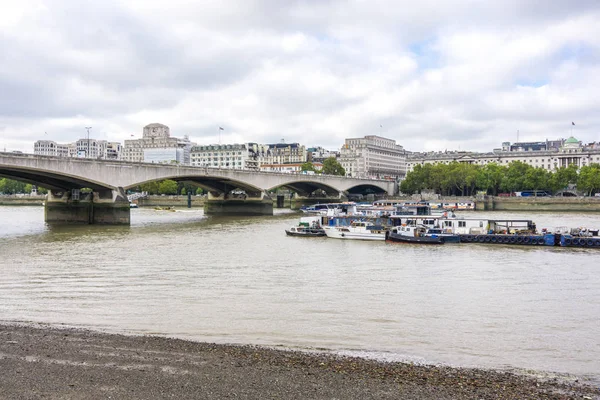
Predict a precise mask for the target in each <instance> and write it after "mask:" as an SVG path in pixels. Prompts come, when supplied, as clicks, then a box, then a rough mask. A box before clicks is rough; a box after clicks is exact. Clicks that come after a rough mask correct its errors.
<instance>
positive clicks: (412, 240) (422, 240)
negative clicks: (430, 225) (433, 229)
mask: <svg viewBox="0 0 600 400" xmlns="http://www.w3.org/2000/svg"><path fill="white" fill-rule="evenodd" d="M385 240H386V241H388V242H393V243H409V244H444V238H443V237H440V236H437V237H433V236H419V237H414V236H406V235H400V234H398V233H393V232H388V234H387V235H386V238H385Z"/></svg>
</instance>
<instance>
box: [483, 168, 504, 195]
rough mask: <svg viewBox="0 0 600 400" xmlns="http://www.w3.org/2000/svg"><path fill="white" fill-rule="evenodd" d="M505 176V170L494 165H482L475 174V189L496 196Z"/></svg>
mask: <svg viewBox="0 0 600 400" xmlns="http://www.w3.org/2000/svg"><path fill="white" fill-rule="evenodd" d="M505 174H506V168H505V167H503V166H501V165H498V164H496V163H489V164H486V165H484V166H483V167H482V168H480V169H479V171H478V172H477V188H478V189H479V190H485V191H486V193H488V194H491V195H492V196H496V195H497V194H498V191H499V190H500V186H501V185H502V180H503V179H504V175H505Z"/></svg>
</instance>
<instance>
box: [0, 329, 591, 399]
mask: <svg viewBox="0 0 600 400" xmlns="http://www.w3.org/2000/svg"><path fill="white" fill-rule="evenodd" d="M0 372H1V373H0V398H1V399H23V398H27V399H41V398H50V399H99V398H112V399H164V398H177V399H200V398H201V399H600V389H599V388H598V387H595V386H593V385H589V384H584V383H582V382H579V381H578V380H576V379H573V380H568V381H567V380H564V379H556V378H549V379H540V378H534V377H531V376H525V375H519V374H515V373H511V372H503V371H493V370H484V369H467V368H452V367H447V366H423V365H413V364H409V363H399V362H379V361H374V360H368V359H363V358H353V357H341V356H336V355H333V354H324V353H306V352H298V351H287V350H279V349H272V348H264V347H255V346H234V345H221V344H211V343H200V342H193V341H186V340H180V339H171V338H164V337H157V336H127V335H120V334H108V333H103V332H98V331H91V330H84V329H75V328H64V327H61V326H44V325H38V324H12V323H3V324H0Z"/></svg>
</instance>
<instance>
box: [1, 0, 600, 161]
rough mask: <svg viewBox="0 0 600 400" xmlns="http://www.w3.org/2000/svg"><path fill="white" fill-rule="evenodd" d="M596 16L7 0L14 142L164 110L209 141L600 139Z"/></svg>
mask: <svg viewBox="0 0 600 400" xmlns="http://www.w3.org/2000/svg"><path fill="white" fill-rule="evenodd" d="M4 3H6V4H4ZM599 18H600V6H599V5H597V2H595V1H579V2H575V3H572V2H569V1H563V0H560V1H553V2H550V3H548V2H546V1H541V0H529V1H518V0H506V1H494V2H492V1H490V2H480V1H475V0H463V1H454V2H441V3H440V2H437V1H432V0H423V1H421V2H419V3H418V4H415V3H413V2H410V3H409V2H398V1H391V0H389V1H388V0H373V1H369V2H366V1H362V0H355V1H350V2H348V1H341V0H326V1H316V0H294V1H290V2H285V3H281V2H279V1H275V0H249V1H244V2H237V1H232V0H231V1H223V0H220V1H217V0H206V1H203V2H190V1H186V0H172V1H170V2H169V3H165V2H163V1H158V0H131V1H127V2H124V1H123V2H121V1H116V0H108V1H104V2H96V1H77V2H76V1H74V0H37V1H36V0H30V1H13V0H5V2H3V13H2V14H1V15H0V61H1V62H0V93H2V96H0V127H3V130H2V131H1V135H2V136H0V140H2V141H3V143H0V147H4V146H6V147H7V148H9V149H12V150H22V151H28V152H31V151H32V148H33V142H34V141H35V140H37V139H40V138H42V137H47V138H50V139H54V140H56V141H59V142H68V141H74V140H76V139H77V138H80V137H83V136H84V134H85V130H84V127H85V126H93V130H92V135H93V136H96V137H98V138H102V139H110V140H119V141H122V140H125V139H129V138H130V136H131V134H134V135H137V136H139V135H140V134H141V130H142V127H143V126H144V125H146V124H148V123H151V122H161V123H164V124H167V125H169V126H170V127H171V132H172V134H173V135H175V136H183V135H189V136H190V137H191V138H192V139H193V140H195V141H197V142H198V143H202V144H206V143H215V142H217V141H218V140H219V134H220V135H221V141H222V142H247V141H252V142H260V143H273V142H279V141H280V140H281V139H284V140H286V141H288V142H300V143H303V144H306V145H307V146H314V145H321V146H324V147H326V148H329V149H339V148H340V146H341V145H342V144H343V142H344V139H345V138H350V137H362V136H364V135H369V134H378V135H382V136H385V137H389V138H392V139H395V140H396V141H397V142H398V143H399V144H401V145H403V146H404V147H405V148H406V149H408V150H414V151H419V150H444V149H446V148H447V149H448V150H454V149H458V148H460V149H462V150H477V151H490V150H492V149H493V148H496V147H499V145H500V143H501V142H503V141H515V140H516V131H517V130H519V132H520V139H522V140H543V139H546V138H558V137H566V136H568V135H569V134H570V133H571V127H570V122H571V121H576V123H577V125H576V131H575V132H574V134H575V136H577V137H578V139H581V140H583V141H584V142H592V141H597V140H598V139H599V138H598V134H599V133H600V132H599V129H598V128H599V126H600V117H599V116H598V115H597V112H596V111H597V110H598V109H599V106H600V104H599V103H600V100H598V96H597V93H595V88H596V87H598V84H599V83H600V82H599V80H600V75H599V72H600V71H599V69H600V63H599V61H600V26H599V24H597V21H598V20H599ZM219 126H224V127H225V128H226V129H225V131H221V132H219V131H218V127H219ZM44 132H48V134H47V135H44ZM442 146H443V147H444V148H442Z"/></svg>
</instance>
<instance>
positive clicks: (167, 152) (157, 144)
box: [122, 123, 193, 165]
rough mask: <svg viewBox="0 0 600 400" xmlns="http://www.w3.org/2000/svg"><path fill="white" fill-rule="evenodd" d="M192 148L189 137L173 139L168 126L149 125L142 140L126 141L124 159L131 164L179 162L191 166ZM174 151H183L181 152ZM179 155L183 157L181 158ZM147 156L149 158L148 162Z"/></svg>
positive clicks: (145, 128)
mask: <svg viewBox="0 0 600 400" xmlns="http://www.w3.org/2000/svg"><path fill="white" fill-rule="evenodd" d="M192 146H193V143H192V142H190V140H189V138H188V137H187V136H184V137H183V139H180V138H176V137H171V132H170V129H169V127H168V126H166V125H163V124H157V123H155V124H149V125H146V126H145V127H144V129H143V134H142V138H141V139H130V140H125V145H124V146H123V157H122V158H123V160H124V161H130V162H157V163H171V162H178V163H181V164H186V165H189V164H190V152H191V149H192ZM173 149H181V152H179V151H173ZM179 154H182V156H181V157H179ZM145 155H147V157H149V158H148V160H146V159H145Z"/></svg>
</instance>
